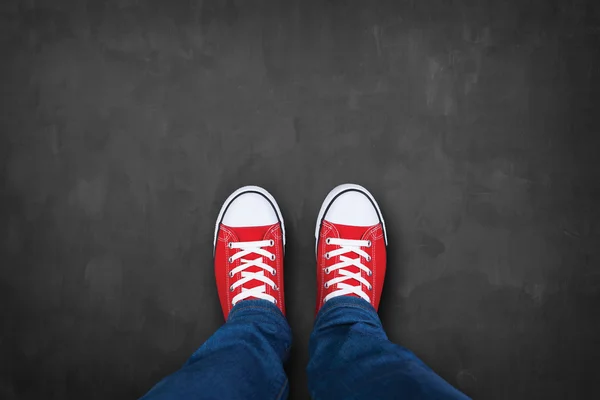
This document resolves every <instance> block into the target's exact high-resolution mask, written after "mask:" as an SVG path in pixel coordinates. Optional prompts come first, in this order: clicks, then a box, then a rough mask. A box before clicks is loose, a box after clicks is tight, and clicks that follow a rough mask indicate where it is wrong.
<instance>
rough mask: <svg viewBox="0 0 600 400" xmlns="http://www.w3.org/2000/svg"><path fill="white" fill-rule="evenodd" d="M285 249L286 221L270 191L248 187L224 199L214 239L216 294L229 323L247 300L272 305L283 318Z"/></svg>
mask: <svg viewBox="0 0 600 400" xmlns="http://www.w3.org/2000/svg"><path fill="white" fill-rule="evenodd" d="M284 247H285V227H284V225H283V217H282V216H281V211H280V210H279V207H278V206H277V202H276V201H275V199H274V198H273V196H271V194H270V193H269V192H267V191H266V190H265V189H263V188H260V187H257V186H245V187H243V188H240V189H238V190H236V191H235V192H233V194H232V195H231V196H229V197H228V198H227V200H225V204H223V207H222V208H221V212H220V213H219V217H218V218H217V226H216V228H215V239H214V256H215V276H216V279H217V291H218V292H219V299H220V300H221V308H222V309H223V315H224V316H225V319H227V316H228V315H229V312H230V311H231V309H232V308H233V306H234V305H236V304H237V303H238V302H240V301H242V300H246V299H263V300H267V301H270V302H271V303H274V304H275V305H277V307H279V309H280V310H281V311H282V312H283V313H284V314H285V304H284V300H283V254H284Z"/></svg>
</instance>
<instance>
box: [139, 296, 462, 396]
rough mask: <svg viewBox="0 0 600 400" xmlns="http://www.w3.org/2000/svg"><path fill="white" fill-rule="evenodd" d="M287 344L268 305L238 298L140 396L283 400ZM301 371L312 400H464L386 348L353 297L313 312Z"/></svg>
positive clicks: (284, 327) (365, 308)
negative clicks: (174, 367)
mask: <svg viewBox="0 0 600 400" xmlns="http://www.w3.org/2000/svg"><path fill="white" fill-rule="evenodd" d="M291 343H292V334H291V330H290V327H289V325H288V323H287V321H286V320H285V317H284V316H283V315H282V313H281V312H280V311H279V309H278V308H277V307H276V306H274V305H273V304H271V303H269V302H268V301H265V300H245V301H241V302H239V303H238V304H237V305H236V306H235V307H234V308H233V310H232V311H231V313H230V314H229V318H228V319H227V323H225V325H223V326H222V327H221V328H219V330H218V331H217V332H216V333H215V334H214V335H213V336H212V337H211V338H209V339H208V340H207V341H206V343H204V345H202V347H200V348H199V349H198V350H197V351H196V352H195V353H194V354H193V355H192V356H191V357H190V359H189V360H188V361H187V362H186V363H185V365H184V366H183V367H182V368H181V369H180V370H179V371H177V372H175V373H173V374H172V375H170V376H168V377H166V378H164V379H163V380H162V381H161V382H159V383H158V384H157V385H156V386H154V388H152V389H151V390H150V392H148V393H147V394H146V395H145V396H144V397H143V398H142V399H144V400H159V399H160V400H166V399H260V400H268V399H285V398H287V395H288V391H289V387H288V379H287V376H286V374H285V372H284V370H283V364H284V363H285V361H286V360H287V358H288V354H289V350H290V346H291ZM307 371H308V386H309V391H310V394H311V396H312V397H313V398H314V399H397V398H402V399H468V397H467V396H465V395H464V394H462V393H461V392H459V391H458V390H456V389H455V388H454V387H452V386H451V385H450V384H449V383H447V382H446V381H445V380H443V379H442V378H440V377H439V376H438V375H437V374H436V373H435V372H433V371H432V370H431V369H430V368H429V367H427V366H426V365H425V364H424V363H423V362H422V361H421V360H419V359H418V358H417V357H416V356H415V355H414V354H413V353H412V352H411V351H409V350H407V349H405V348H404V347H401V346H398V345H396V344H393V343H391V342H390V341H389V340H388V338H387V336H386V335H385V332H384V331H383V327H382V326H381V322H380V321H379V317H378V316H377V313H376V311H375V309H374V308H373V307H372V306H371V305H370V304H369V303H367V302H366V301H364V300H362V299H360V298H354V297H336V298H334V299H331V300H330V301H328V302H327V303H325V305H324V306H323V307H322V308H321V310H320V311H319V314H318V315H317V319H316V321H315V326H314V330H313V333H312V334H311V337H310V362H309V364H308V369H307Z"/></svg>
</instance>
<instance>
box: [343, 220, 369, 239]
mask: <svg viewBox="0 0 600 400" xmlns="http://www.w3.org/2000/svg"><path fill="white" fill-rule="evenodd" d="M334 225H335V227H336V229H337V230H338V232H339V234H340V239H350V240H361V239H362V238H363V236H364V234H365V232H367V231H368V230H369V229H370V228H372V227H371V226H352V225H342V224H334Z"/></svg>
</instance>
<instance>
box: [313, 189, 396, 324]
mask: <svg viewBox="0 0 600 400" xmlns="http://www.w3.org/2000/svg"><path fill="white" fill-rule="evenodd" d="M315 237H316V239H317V242H316V253H317V310H316V311H317V312H319V310H320V309H321V307H322V306H323V304H324V303H325V302H326V301H328V300H330V299H332V298H334V297H338V296H353V297H360V298H363V299H364V300H365V301H368V302H369V303H371V304H372V305H373V307H375V309H376V310H377V309H378V308H379V300H380V298H381V290H382V289H383V281H384V278H385V268H386V246H387V236H386V231H385V222H384V221H383V217H382V215H381V211H380V210H379V206H378V205H377V202H376V201H375V199H374V198H373V196H372V195H371V193H369V191H368V190H367V189H365V188H364V187H362V186H358V185H352V184H346V185H340V186H338V187H336V188H335V189H333V190H332V191H331V192H330V193H329V195H327V198H326V199H325V202H324V203H323V205H322V206H321V211H320V212H319V218H318V219H317V228H316V231H315Z"/></svg>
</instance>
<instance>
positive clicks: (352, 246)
mask: <svg viewBox="0 0 600 400" xmlns="http://www.w3.org/2000/svg"><path fill="white" fill-rule="evenodd" d="M327 244H330V245H337V246H340V248H339V249H336V250H333V251H330V252H328V253H325V258H327V259H330V258H331V257H336V256H340V262H338V263H337V264H334V265H332V266H330V267H327V268H325V274H330V273H331V272H333V271H338V272H339V274H340V275H341V276H338V277H337V278H333V279H330V280H329V281H327V282H325V289H327V288H329V287H330V286H332V285H337V286H336V288H337V290H335V291H333V292H331V293H329V294H328V295H327V296H325V301H328V300H330V299H333V298H334V297H338V296H345V295H348V294H355V295H357V296H360V297H362V298H363V299H365V300H366V301H368V302H369V303H370V302H371V298H370V297H369V295H368V294H367V293H365V292H364V291H363V290H362V289H361V287H362V286H361V285H357V286H352V285H349V284H347V283H344V281H347V280H350V279H355V280H357V281H358V282H360V283H362V284H363V285H365V286H366V287H367V289H368V290H369V291H370V290H372V289H373V287H372V286H371V284H370V283H369V282H368V281H367V280H366V279H365V278H363V277H362V273H363V272H364V273H366V274H367V275H368V276H371V275H373V272H372V271H371V270H370V269H369V268H367V266H365V265H364V264H361V262H360V257H361V256H362V257H364V258H365V259H366V260H367V261H371V256H369V254H367V252H366V251H364V250H363V249H362V247H371V241H370V240H350V239H336V238H328V239H327ZM350 252H352V253H355V254H357V255H359V257H358V258H350V257H347V256H345V255H344V254H346V253H350ZM349 266H354V267H357V268H358V269H360V271H359V272H357V273H355V274H354V273H352V272H350V271H348V270H346V269H344V268H346V267H349Z"/></svg>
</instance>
